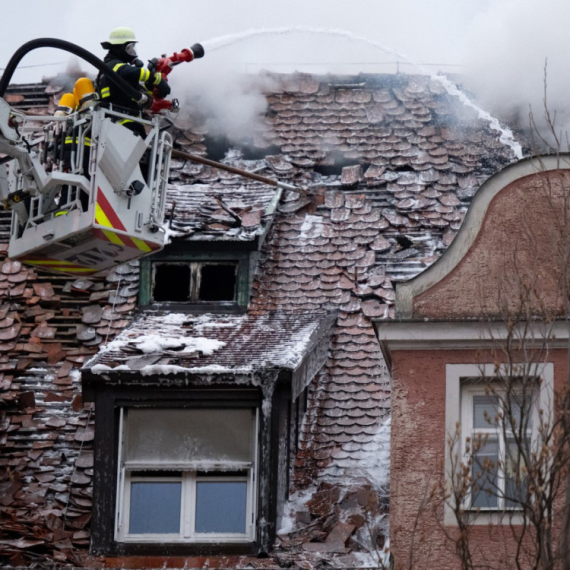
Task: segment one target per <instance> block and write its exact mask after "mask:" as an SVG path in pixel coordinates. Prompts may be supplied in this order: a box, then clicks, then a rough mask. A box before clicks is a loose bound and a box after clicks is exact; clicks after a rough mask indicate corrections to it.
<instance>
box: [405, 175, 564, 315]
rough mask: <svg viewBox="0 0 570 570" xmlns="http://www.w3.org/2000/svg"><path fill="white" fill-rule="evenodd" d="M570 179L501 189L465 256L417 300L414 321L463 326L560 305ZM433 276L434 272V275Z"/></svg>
mask: <svg viewBox="0 0 570 570" xmlns="http://www.w3.org/2000/svg"><path fill="white" fill-rule="evenodd" d="M569 198H570V174H569V173H568V171H550V172H544V173H537V174H535V175H532V176H526V177H524V178H521V179H519V180H516V181H515V182H513V183H511V184H509V185H508V186H506V187H505V188H504V189H503V190H501V192H499V194H498V195H497V196H496V197H495V198H494V199H493V200H492V202H491V204H490V205H489V208H488V210H487V213H486V216H485V218H484V221H483V225H482V227H481V229H480V231H479V233H478V235H477V238H476V239H475V241H474V243H473V245H472V246H471V248H470V249H469V251H468V252H467V253H466V254H465V255H464V257H463V258H462V260H461V261H460V262H459V263H458V265H457V266H456V267H455V268H454V269H453V270H452V271H451V273H449V274H448V275H447V276H446V277H444V278H443V279H442V280H441V281H439V282H438V283H436V284H435V285H433V286H432V287H431V288H430V289H428V290H427V291H425V292H423V293H421V294H419V295H418V296H417V297H415V298H414V302H413V312H414V318H426V317H427V318H432V319H466V318H481V317H485V316H499V317H501V316H505V315H506V314H507V313H512V312H513V311H514V312H517V311H519V309H520V304H521V297H524V294H525V292H527V291H530V302H525V303H524V310H525V311H526V310H527V309H528V308H529V307H530V306H531V305H532V307H533V312H534V313H535V314H539V315H541V316H542V315H543V313H544V310H545V309H544V306H546V307H549V308H550V307H558V308H560V307H561V306H562V294H561V293H562V289H563V286H562V285H561V278H562V276H563V268H565V266H566V264H567V262H568V259H569V250H570V221H569V220H568V218H569V217H570V216H569V212H570V208H569V204H568V201H569ZM433 269H435V266H434V268H433Z"/></svg>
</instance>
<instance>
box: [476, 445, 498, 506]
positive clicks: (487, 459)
mask: <svg viewBox="0 0 570 570" xmlns="http://www.w3.org/2000/svg"><path fill="white" fill-rule="evenodd" d="M477 443H478V442H477V441H476V442H475V443H474V450H473V467H472V473H471V475H472V477H473V488H472V490H471V506H473V507H481V508H496V507H497V503H498V501H497V493H498V489H497V483H498V478H497V471H498V461H499V445H498V442H497V440H496V439H491V438H489V439H487V440H486V441H485V440H484V439H483V440H481V442H480V446H479V448H478V449H476V447H477Z"/></svg>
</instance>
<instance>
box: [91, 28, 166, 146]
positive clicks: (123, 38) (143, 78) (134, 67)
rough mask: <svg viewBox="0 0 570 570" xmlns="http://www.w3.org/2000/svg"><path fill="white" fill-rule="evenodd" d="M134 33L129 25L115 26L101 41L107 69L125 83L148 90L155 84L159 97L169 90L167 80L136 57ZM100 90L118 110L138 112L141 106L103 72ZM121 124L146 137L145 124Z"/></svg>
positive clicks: (100, 75) (136, 115)
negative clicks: (104, 39) (116, 74)
mask: <svg viewBox="0 0 570 570" xmlns="http://www.w3.org/2000/svg"><path fill="white" fill-rule="evenodd" d="M136 43H137V40H136V38H135V34H134V32H133V30H131V28H124V27H123V28H115V29H114V30H112V31H111V34H110V35H109V40H108V41H106V42H101V45H102V46H103V48H104V49H106V50H109V51H108V52H107V55H106V56H105V59H104V61H105V63H106V64H107V65H108V66H109V68H110V69H112V70H113V71H115V72H116V73H118V74H119V75H120V76H121V77H122V78H123V79H124V80H125V81H127V83H130V84H131V85H132V86H133V87H135V88H138V89H140V90H141V91H142V92H145V93H148V92H152V90H153V89H154V88H155V87H156V88H157V89H158V91H157V92H158V94H159V96H160V97H166V96H167V95H168V94H169V93H170V86H169V85H168V82H167V81H165V80H163V79H162V76H161V75H160V73H151V72H150V71H149V70H148V69H146V68H145V67H144V66H143V63H142V61H141V60H140V59H138V58H137V52H136ZM98 85H99V91H100V94H101V100H102V103H103V104H111V105H112V106H113V109H115V110H116V111H119V112H121V113H125V114H128V115H133V116H135V117H140V116H141V111H142V109H141V107H140V106H139V104H138V103H137V102H136V101H134V100H133V99H131V98H130V97H129V96H128V95H127V94H126V93H124V92H123V91H121V89H119V88H118V87H116V86H115V85H114V84H113V83H112V82H111V81H109V80H108V79H107V77H106V76H105V75H104V74H102V73H101V74H99V77H98ZM122 122H123V124H124V126H125V127H127V128H129V129H131V130H132V131H134V132H135V133H137V134H138V135H140V136H141V137H143V138H144V137H145V136H146V133H145V129H144V126H143V125H141V124H140V123H137V122H135V121H130V120H125V121H122Z"/></svg>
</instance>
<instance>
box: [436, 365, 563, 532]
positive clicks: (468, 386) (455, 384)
mask: <svg viewBox="0 0 570 570" xmlns="http://www.w3.org/2000/svg"><path fill="white" fill-rule="evenodd" d="M535 368H536V370H535V373H533V376H536V378H537V390H538V394H537V399H536V400H537V405H536V406H534V407H533V418H532V421H533V426H534V428H533V433H532V434H531V437H535V436H536V428H537V427H538V421H539V413H540V411H542V412H543V413H544V417H551V415H552V413H553V401H554V364H553V363H551V362H546V363H540V364H539V363H537V364H536V366H535ZM514 375H515V376H516V374H514ZM506 376H508V370H507V367H506V366H505V365H501V366H499V367H497V365H496V364H483V365H480V364H447V365H446V395H445V427H446V433H445V438H444V445H445V477H446V480H447V482H450V481H451V470H452V465H453V462H452V457H451V455H452V453H457V451H458V450H457V449H456V448H454V449H450V445H449V440H450V438H454V437H455V436H456V434H457V426H460V427H461V432H460V445H461V450H459V451H460V453H461V454H463V453H464V452H465V449H466V438H467V437H471V435H472V432H473V416H472V409H473V408H472V405H470V403H471V402H472V396H473V395H475V394H486V395H489V394H488V392H487V393H485V388H484V386H482V385H480V386H477V384H476V383H474V382H473V379H476V378H482V377H485V378H493V377H497V378H505V377H506ZM538 380H540V381H538ZM476 431H478V432H483V431H486V430H484V429H478V430H476ZM491 431H492V432H493V434H497V433H498V434H500V435H501V438H502V434H501V433H500V432H501V429H500V428H492V426H489V433H491ZM500 445H501V444H500ZM503 447H504V446H503ZM502 451H504V449H501V448H500V449H499V453H501V452H502ZM500 484H501V485H502V484H503V483H502V482H501V483H500ZM468 500H469V504H467V505H464V509H465V510H466V511H467V512H471V513H473V516H472V519H470V524H475V525H481V524H519V523H522V522H523V516H522V514H521V513H520V511H519V510H518V509H505V508H502V506H499V507H497V508H489V509H485V508H475V507H474V508H473V509H471V508H470V506H469V505H470V501H471V498H470V497H468ZM444 524H445V525H456V524H457V521H456V519H455V514H454V512H453V506H452V505H450V504H446V505H445V507H444Z"/></svg>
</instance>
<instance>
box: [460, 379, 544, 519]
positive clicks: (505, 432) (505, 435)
mask: <svg viewBox="0 0 570 570" xmlns="http://www.w3.org/2000/svg"><path fill="white" fill-rule="evenodd" d="M538 388H539V381H538V378H537V379H536V391H537V392H538ZM518 392H519V390H517V389H516V387H515V390H514V395H516V394H517V393H518ZM533 392H535V390H533ZM505 395H506V391H505V389H503V388H497V389H493V391H492V392H491V393H489V389H488V388H487V386H486V384H483V383H482V382H480V381H479V382H478V381H473V380H467V379H464V380H463V381H462V382H461V451H462V455H463V458H464V464H466V463H467V462H468V461H469V460H473V458H474V452H473V442H474V441H475V437H474V436H479V435H480V436H483V437H485V436H487V437H488V438H489V439H490V438H493V439H495V438H496V440H497V447H498V451H497V457H498V463H497V489H498V490H497V505H496V506H490V507H485V506H474V505H473V504H472V502H473V497H472V494H471V493H472V490H473V488H471V490H470V491H469V493H468V495H467V497H466V499H465V505H464V509H465V510H466V511H471V512H475V511H476V512H481V511H486V512H500V513H503V512H505V511H515V512H516V511H519V510H521V507H516V506H511V507H509V506H507V505H505V493H506V490H505V485H506V480H507V478H506V474H505V464H506V458H507V442H508V441H509V439H510V438H509V432H511V430H510V429H509V428H508V427H504V426H502V425H500V423H497V424H496V425H492V424H491V423H489V427H475V425H474V415H473V402H474V398H475V397H476V396H487V397H489V396H491V397H492V396H497V398H498V399H499V400H498V405H499V406H500V407H501V408H503V409H504V405H503V404H504V401H505V400H504V398H505ZM532 400H533V402H532V411H531V416H530V418H531V425H530V427H529V428H528V429H527V430H526V434H525V437H526V438H528V440H529V442H530V445H531V446H532V445H533V443H534V442H536V440H537V437H538V433H537V432H536V427H537V426H538V422H539V413H538V406H537V403H538V402H537V400H538V398H537V397H536V395H535V394H533V395H532ZM503 409H501V410H499V411H500V412H502V413H503V414H504V412H503ZM503 417H504V415H503ZM533 426H534V427H533ZM511 433H512V432H511ZM468 439H470V443H469V445H470V448H471V453H468V452H467V447H468V441H467V440H468ZM481 492H483V491H481Z"/></svg>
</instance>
